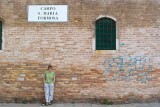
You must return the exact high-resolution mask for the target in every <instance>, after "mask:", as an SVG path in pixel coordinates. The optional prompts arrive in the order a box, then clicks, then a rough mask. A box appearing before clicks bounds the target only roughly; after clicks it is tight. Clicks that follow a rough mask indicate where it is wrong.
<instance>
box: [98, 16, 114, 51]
mask: <svg viewBox="0 0 160 107" xmlns="http://www.w3.org/2000/svg"><path fill="white" fill-rule="evenodd" d="M95 27H96V50H116V22H115V21H114V20H112V19H110V18H100V19H99V20H97V21H96V26H95Z"/></svg>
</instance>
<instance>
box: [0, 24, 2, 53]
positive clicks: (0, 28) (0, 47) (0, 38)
mask: <svg viewBox="0 0 160 107" xmlns="http://www.w3.org/2000/svg"><path fill="white" fill-rule="evenodd" d="M1 49H2V21H0V50H1Z"/></svg>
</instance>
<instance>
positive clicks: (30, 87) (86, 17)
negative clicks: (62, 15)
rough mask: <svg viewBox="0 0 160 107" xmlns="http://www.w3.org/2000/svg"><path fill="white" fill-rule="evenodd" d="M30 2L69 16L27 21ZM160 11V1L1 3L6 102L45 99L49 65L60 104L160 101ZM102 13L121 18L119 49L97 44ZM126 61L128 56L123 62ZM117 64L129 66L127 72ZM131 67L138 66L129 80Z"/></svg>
mask: <svg viewBox="0 0 160 107" xmlns="http://www.w3.org/2000/svg"><path fill="white" fill-rule="evenodd" d="M31 4H43V5H45V4H54V5H61V4H63V5H64V4H65V5H68V6H69V20H68V22H67V23H31V22H27V17H28V16H27V6H28V5H31ZM159 11H160V2H159V1H158V0H148V1H145V0H137V1H135V0H108V1H104V0H97V1H95V0H72V1H71V0H70V1H67V0H54V1H50V0H40V1H31V0H30V1H29V0H23V1H17V0H1V1H0V18H1V19H3V20H4V24H3V25H4V26H3V40H4V43H3V50H1V51H0V77H1V80H0V93H1V94H0V101H1V102H18V101H19V102H20V100H25V99H27V100H38V101H40V100H41V99H43V95H44V93H43V82H42V74H43V73H44V71H45V70H46V68H47V65H48V64H52V65H53V66H54V70H55V72H56V73H57V79H56V84H55V87H56V88H55V101H57V102H58V101H63V102H72V101H77V102H85V101H93V102H96V101H97V100H101V99H104V98H108V99H110V100H113V101H114V102H123V103H127V102H134V101H158V100H159V98H160V85H159V81H160V78H159V75H160V74H159V72H160V70H159V69H160V67H159V65H160V55H159V53H160V48H159V47H160V43H159V40H160V35H159V34H160V14H159ZM100 16H111V17H114V18H115V19H116V20H117V22H116V23H117V37H118V39H119V50H116V51H109V50H108V51H95V50H93V49H92V46H94V44H93V42H92V40H93V38H94V23H95V20H96V19H97V18H98V17H100ZM77 20H78V22H77ZM120 56H121V57H120ZM130 56H131V57H132V59H131V58H130ZM128 58H129V59H128ZM138 58H140V59H138ZM114 59H115V60H118V61H117V62H115V60H114ZM121 59H125V62H124V63H123V64H122V63H121V61H122V60H121ZM108 60H110V62H106V61H108ZM113 60H114V61H113ZM135 60H136V61H135ZM132 61H134V62H133V63H132ZM109 64H111V65H112V67H110V68H109ZM116 64H120V65H123V66H124V69H123V70H124V71H125V72H122V71H121V67H119V66H117V65H116ZM128 65H132V67H128ZM135 66H136V67H135ZM138 66H140V67H141V68H142V69H139V68H138ZM147 67H148V68H147ZM131 68H134V69H135V68H136V70H133V69H132V70H131ZM111 69H112V70H111ZM128 69H130V71H134V76H131V79H129V78H128V77H127V76H128V75H130V74H129V73H130V72H128ZM148 71H149V72H148ZM117 72H118V73H117ZM142 74H143V75H142ZM116 75H118V77H117V76H116ZM144 75H145V76H144ZM113 77H114V78H113ZM123 77H126V78H123ZM132 77H133V78H132ZM107 78H109V79H107ZM148 78H149V79H148ZM137 99H138V100H137Z"/></svg>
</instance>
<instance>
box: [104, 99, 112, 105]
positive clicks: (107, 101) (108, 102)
mask: <svg viewBox="0 0 160 107" xmlns="http://www.w3.org/2000/svg"><path fill="white" fill-rule="evenodd" d="M102 104H106V105H112V104H113V102H112V101H109V100H108V99H107V98H105V99H103V101H102Z"/></svg>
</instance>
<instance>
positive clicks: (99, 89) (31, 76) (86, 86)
mask: <svg viewBox="0 0 160 107" xmlns="http://www.w3.org/2000/svg"><path fill="white" fill-rule="evenodd" d="M47 66H48V64H43V63H39V62H25V63H7V62H3V63H2V62H1V63H0V77H1V79H0V84H1V85H0V93H1V94H0V102H8V103H9V102H14V103H25V102H27V103H34V102H42V101H43V100H44V90H43V80H42V76H43V73H44V72H45V70H46V68H47ZM53 68H54V70H55V72H56V84H55V95H54V99H55V102H90V103H105V102H106V100H108V101H112V102H113V103H115V104H117V103H133V102H160V83H159V80H160V78H159V77H160V76H159V75H160V70H159V69H156V70H154V71H152V72H153V74H152V76H153V79H152V80H151V81H147V82H146V83H140V82H139V81H106V77H105V73H104V72H103V71H99V70H96V69H87V68H85V67H84V66H78V65H71V66H68V67H61V68H59V67H57V66H55V65H53Z"/></svg>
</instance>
